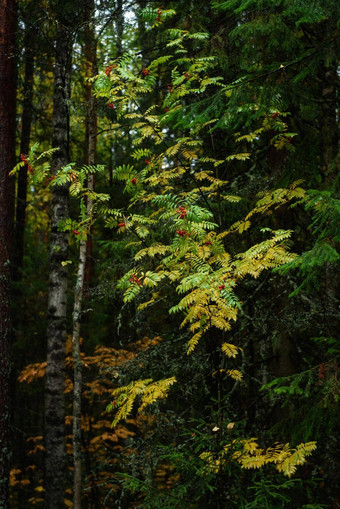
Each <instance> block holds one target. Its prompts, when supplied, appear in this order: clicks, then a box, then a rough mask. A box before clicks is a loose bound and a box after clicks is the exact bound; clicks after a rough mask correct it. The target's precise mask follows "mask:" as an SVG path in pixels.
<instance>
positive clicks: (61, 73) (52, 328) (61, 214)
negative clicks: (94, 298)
mask: <svg viewBox="0 0 340 509" xmlns="http://www.w3.org/2000/svg"><path fill="white" fill-rule="evenodd" d="M72 42H73V37H72V35H71V31H68V30H67V29H66V28H65V27H64V26H63V25H62V24H59V28H58V33H57V40H56V53H55V71H54V73H55V75H54V97H53V135H52V145H53V147H58V151H57V152H55V155H54V158H53V171H54V172H57V171H58V170H60V168H62V167H63V166H65V165H66V164H67V163H68V161H69V154H68V141H69V140H68V139H69V112H68V104H69V99H70V76H71V53H72ZM51 216H52V217H51V243H50V276H49V294H48V330H47V369H46V393H45V440H46V459H45V489H46V496H45V507H46V508H48V509H57V508H58V509H59V508H62V507H64V477H65V443H64V440H65V408H64V407H65V401H64V385H65V341H66V302H67V268H66V266H63V264H62V262H63V261H65V260H66V259H67V255H68V234H67V233H65V232H60V231H58V225H59V223H60V222H61V221H63V220H65V219H66V218H67V217H68V216H69V213H68V186H54V187H53V191H52V211H51Z"/></svg>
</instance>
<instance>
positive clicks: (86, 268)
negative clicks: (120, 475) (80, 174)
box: [72, 0, 97, 509]
mask: <svg viewBox="0 0 340 509" xmlns="http://www.w3.org/2000/svg"><path fill="white" fill-rule="evenodd" d="M93 12H94V2H93V0H87V2H86V11H85V15H86V40H85V56H86V69H87V75H88V76H89V77H92V76H93V75H94V74H96V72H97V54H96V53H97V46H96V38H95V33H94V29H93V26H92V18H93ZM86 104H87V115H86V144H87V147H88V148H87V163H88V164H89V165H95V164H96V132H97V116H96V102H95V98H94V96H93V95H92V94H91V87H90V86H87V88H86ZM87 187H88V189H89V190H90V191H93V190H94V176H93V175H92V174H89V175H88V181H87ZM86 206H87V217H88V218H90V217H91V213H92V207H93V201H92V199H91V198H90V197H88V198H87V204H86ZM91 274H92V239H91V228H90V231H89V234H88V241H86V240H81V241H80V246H79V263H78V274H77V283H76V289H75V297H74V309H73V335H72V350H73V369H74V371H73V376H74V379H73V467H74V476H73V507H74V509H80V508H81V492H82V454H81V442H82V440H81V410H82V406H81V394H82V361H81V353H80V324H81V310H82V300H83V296H84V282H85V278H86V279H87V285H88V286H89V284H90V278H91Z"/></svg>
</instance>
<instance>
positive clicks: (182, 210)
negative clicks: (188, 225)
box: [176, 207, 187, 219]
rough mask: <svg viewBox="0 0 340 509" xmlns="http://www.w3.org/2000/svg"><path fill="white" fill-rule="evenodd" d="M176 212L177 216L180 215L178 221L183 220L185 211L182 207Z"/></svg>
mask: <svg viewBox="0 0 340 509" xmlns="http://www.w3.org/2000/svg"><path fill="white" fill-rule="evenodd" d="M176 212H177V214H180V216H179V218H180V219H184V218H185V216H186V215H187V211H186V210H185V208H184V207H178V209H177V210H176Z"/></svg>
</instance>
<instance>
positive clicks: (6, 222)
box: [0, 0, 16, 509]
mask: <svg viewBox="0 0 340 509" xmlns="http://www.w3.org/2000/svg"><path fill="white" fill-rule="evenodd" d="M15 29H16V2H15V1H14V0H2V2H1V3H0V147H1V148H0V204H1V207H0V238H1V240H0V352H1V354H0V507H1V508H2V509H7V508H8V507H9V500H8V498H9V495H8V492H9V481H8V479H9V460H10V444H9V442H10V404H9V399H10V398H9V369H10V367H9V366H10V365H9V348H10V333H11V321H10V260H11V242H12V228H13V192H12V187H13V186H12V182H11V179H10V177H9V172H10V170H11V169H12V168H13V166H14V164H15V88H16V80H15V76H16V70H15V58H14V55H15Z"/></svg>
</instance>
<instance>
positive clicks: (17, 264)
mask: <svg viewBox="0 0 340 509" xmlns="http://www.w3.org/2000/svg"><path fill="white" fill-rule="evenodd" d="M33 41H34V33H33V31H32V28H30V27H29V26H28V25H27V26H26V29H25V37H24V47H25V59H24V62H25V64H24V65H25V81H24V91H23V92H24V100H23V108H22V117H21V125H22V127H21V140H20V154H24V155H26V154H28V152H29V146H30V135H31V125H32V117H33V104H32V100H33V71H34V53H33ZM26 196H27V166H26V165H25V166H23V168H21V170H20V173H19V176H18V189H17V199H16V213H15V235H14V246H15V249H14V260H13V265H14V267H13V279H14V280H15V281H19V280H21V277H22V264H23V257H24V233H25V219H26Z"/></svg>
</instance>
